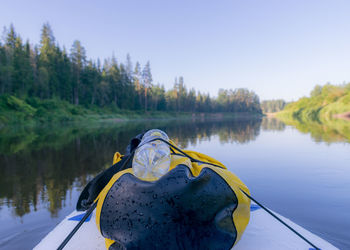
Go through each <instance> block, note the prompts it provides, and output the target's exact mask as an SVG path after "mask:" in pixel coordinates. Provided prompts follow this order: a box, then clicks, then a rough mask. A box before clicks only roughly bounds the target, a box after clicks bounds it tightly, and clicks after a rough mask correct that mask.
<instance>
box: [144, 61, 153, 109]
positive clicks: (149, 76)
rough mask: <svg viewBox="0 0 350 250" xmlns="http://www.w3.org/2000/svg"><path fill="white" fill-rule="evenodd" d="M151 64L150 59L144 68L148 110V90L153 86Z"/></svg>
mask: <svg viewBox="0 0 350 250" xmlns="http://www.w3.org/2000/svg"><path fill="white" fill-rule="evenodd" d="M152 81H153V79H152V74H151V64H150V62H149V61H148V62H147V63H146V65H145V66H144V68H143V70H142V83H143V86H144V88H145V111H146V112H147V91H148V89H149V88H150V87H151V86H152Z"/></svg>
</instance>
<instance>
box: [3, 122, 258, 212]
mask: <svg viewBox="0 0 350 250" xmlns="http://www.w3.org/2000/svg"><path fill="white" fill-rule="evenodd" d="M260 124H261V119H259V118H257V119H239V120H238V119H230V120H229V119H227V120H210V121H203V120H202V121H198V120H187V121H186V120H183V121H174V120H171V121H169V120H168V121H147V122H127V123H99V124H91V125H89V126H84V127H81V126H80V127H77V126H59V127H35V128H28V127H24V128H23V127H17V128H3V129H2V130H1V131H0V208H1V206H8V207H12V209H13V212H14V214H15V215H16V216H20V217H21V216H23V215H24V214H27V213H30V212H31V211H36V209H37V207H38V204H44V206H45V207H47V209H48V210H49V211H50V213H51V216H52V217H55V216H57V214H58V211H59V210H60V209H61V208H62V207H63V206H64V204H65V202H66V199H67V197H66V196H67V193H69V191H71V190H72V189H73V188H74V187H78V188H82V187H84V186H85V185H86V184H87V182H88V181H89V180H90V179H91V178H92V177H93V176H94V175H96V174H97V173H98V172H100V171H101V170H103V169H105V168H107V167H109V166H110V165H111V163H112V162H111V161H112V157H113V154H114V153H115V152H116V151H121V152H124V149H125V147H126V146H127V144H128V142H129V140H130V139H131V138H132V137H133V136H135V135H136V134H138V133H140V132H142V131H143V130H147V129H150V128H160V129H162V130H164V131H166V132H167V133H168V135H169V137H170V138H172V139H173V140H174V142H175V143H177V144H178V145H179V146H180V147H181V148H187V147H191V146H195V145H197V144H198V143H200V141H201V140H210V138H211V137H212V136H215V135H217V136H218V138H219V140H220V142H221V143H233V142H236V143H247V142H249V141H251V140H254V139H255V138H256V137H257V136H258V135H259V131H260Z"/></svg>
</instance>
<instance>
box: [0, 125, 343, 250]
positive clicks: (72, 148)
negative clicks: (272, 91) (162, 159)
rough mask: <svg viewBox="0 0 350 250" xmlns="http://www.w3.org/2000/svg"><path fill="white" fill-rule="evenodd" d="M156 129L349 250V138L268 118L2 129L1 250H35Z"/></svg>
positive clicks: (272, 205) (270, 204) (276, 208)
mask: <svg viewBox="0 0 350 250" xmlns="http://www.w3.org/2000/svg"><path fill="white" fill-rule="evenodd" d="M150 128H160V129H162V130H164V131H166V132H167V134H168V135H169V137H170V138H171V139H173V141H174V142H175V143H177V144H178V145H179V146H180V147H181V148H186V149H193V150H196V151H199V152H202V153H204V154H208V155H210V156H212V157H214V158H216V159H218V160H219V161H221V162H222V163H224V164H225V165H226V166H227V167H228V168H229V169H230V170H231V171H233V172H234V173H235V174H236V175H238V176H239V177H240V178H241V179H242V180H243V182H245V184H246V185H247V186H248V187H249V189H250V191H251V193H252V195H253V196H254V197H255V198H256V199H258V200H259V201H260V202H262V203H263V204H265V205H266V206H268V207H269V208H271V209H272V210H274V211H276V212H278V213H280V214H282V215H283V216H285V217H288V218H289V219H291V220H293V221H294V222H296V223H298V224H300V225H301V226H303V227H305V228H306V229H308V230H310V231H311V232H313V233H315V234H317V235H319V236H321V237H322V238H324V239H326V240H327V241H329V242H331V243H332V244H334V245H335V246H337V247H339V248H341V249H350V212H349V211H350V164H349V162H350V144H349V139H348V138H349V137H348V135H346V134H343V133H338V132H337V131H334V129H333V130H332V131H331V133H330V132H329V130H330V129H328V130H327V128H322V129H320V130H317V131H318V132H317V133H316V134H315V132H314V131H313V130H312V129H309V130H308V129H305V128H304V127H303V129H300V128H298V129H297V128H295V127H294V126H287V125H285V124H284V123H282V122H280V121H278V120H276V119H272V118H263V119H260V118H255V119H247V118H246V119H227V120H209V121H208V120H182V121H174V120H168V121H166V120H163V121H147V122H127V123H120V122H119V123H113V122H109V123H94V124H89V125H84V126H78V125H70V126H68V125H65V126H59V127H54V126H53V127H35V128H28V127H11V128H2V129H0V225H1V226H0V249H31V248H32V247H34V246H35V245H36V244H37V243H38V242H39V241H40V239H41V238H43V237H44V236H45V235H46V234H47V233H48V232H50V231H51V230H52V229H53V228H54V227H55V226H56V225H57V224H58V223H59V222H60V221H61V220H62V219H63V218H64V217H65V216H67V215H68V214H69V213H70V212H71V211H72V210H73V209H74V207H75V204H76V201H77V199H78V196H79V193H80V191H81V190H82V189H83V188H84V186H85V185H86V183H87V182H88V181H89V180H91V179H92V178H93V176H95V175H96V174H97V173H99V172H100V171H102V170H103V169H105V168H107V167H108V166H109V165H111V163H112V157H113V154H114V152H116V151H120V152H124V149H125V147H126V146H127V144H128V142H129V140H130V138H132V137H133V136H135V135H136V134H138V133H140V132H142V131H143V130H146V129H150ZM312 128H314V126H312ZM347 131H350V130H347ZM349 133H350V132H349Z"/></svg>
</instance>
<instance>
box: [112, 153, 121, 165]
mask: <svg viewBox="0 0 350 250" xmlns="http://www.w3.org/2000/svg"><path fill="white" fill-rule="evenodd" d="M121 158H122V155H121V154H120V153H119V152H116V153H115V154H114V156H113V165H114V164H116V163H117V162H118V161H120V160H121Z"/></svg>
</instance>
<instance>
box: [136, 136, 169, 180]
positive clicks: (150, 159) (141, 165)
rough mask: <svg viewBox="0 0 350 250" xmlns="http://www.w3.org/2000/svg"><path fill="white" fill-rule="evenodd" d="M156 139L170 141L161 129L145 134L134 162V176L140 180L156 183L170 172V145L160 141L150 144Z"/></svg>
mask: <svg viewBox="0 0 350 250" xmlns="http://www.w3.org/2000/svg"><path fill="white" fill-rule="evenodd" d="M155 138H162V139H163V140H166V141H169V138H168V136H167V134H166V133H165V132H163V131H161V130H159V129H152V130H149V131H147V132H146V133H145V134H144V136H143V137H142V140H141V142H140V146H139V147H138V148H137V149H136V151H135V155H134V159H133V162H132V169H133V172H134V175H135V176H136V177H138V178H139V179H142V180H146V181H155V180H158V179H159V178H160V177H162V176H163V175H164V174H166V173H167V172H168V171H169V168H170V148H169V145H168V144H166V143H165V142H163V141H160V140H155V141H152V142H150V141H151V140H153V139H155Z"/></svg>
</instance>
